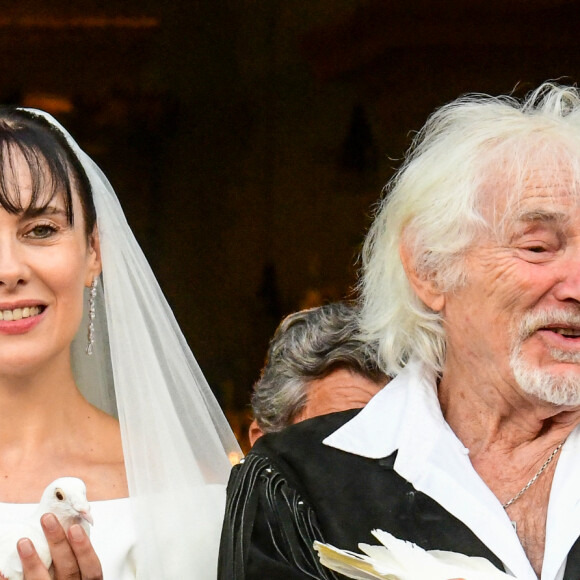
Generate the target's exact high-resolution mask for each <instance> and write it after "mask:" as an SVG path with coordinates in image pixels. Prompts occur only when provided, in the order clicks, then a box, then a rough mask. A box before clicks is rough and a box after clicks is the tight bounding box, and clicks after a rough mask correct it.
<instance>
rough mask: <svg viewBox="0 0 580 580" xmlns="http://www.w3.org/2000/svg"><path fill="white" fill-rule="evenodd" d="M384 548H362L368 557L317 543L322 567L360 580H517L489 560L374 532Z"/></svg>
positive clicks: (378, 531) (364, 545)
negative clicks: (425, 546)
mask: <svg viewBox="0 0 580 580" xmlns="http://www.w3.org/2000/svg"><path fill="white" fill-rule="evenodd" d="M372 534H373V536H375V538H377V539H378V540H379V541H380V542H381V544H382V546H371V545H369V544H359V548H360V549H361V550H362V551H363V552H364V554H355V553H354V552H350V551H348V550H339V549H338V548H335V547H334V546H330V545H329V544H321V543H320V542H314V548H315V549H316V550H317V552H318V556H319V558H320V561H321V563H322V564H323V565H324V566H326V567H327V568H330V569H331V570H334V571H336V572H340V573H341V574H343V575H345V576H348V577H349V578H355V579H358V580H372V579H375V578H379V579H382V580H425V578H429V580H450V579H452V578H464V579H465V580H508V579H509V580H513V577H512V576H509V575H508V574H506V573H505V572H501V571H500V570H498V569H497V568H496V567H495V566H494V565H493V564H492V563H491V562H489V561H488V560H486V559H485V558H479V557H473V556H466V555H465V554H459V553H457V552H446V551H443V550H429V551H427V550H423V548H420V547H419V546H417V545H416V544H413V543H412V542H406V541H404V540H399V539H398V538H395V536H393V535H391V534H389V533H388V532H384V531H382V530H373V532H372Z"/></svg>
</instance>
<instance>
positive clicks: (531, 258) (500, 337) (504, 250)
mask: <svg viewBox="0 0 580 580" xmlns="http://www.w3.org/2000/svg"><path fill="white" fill-rule="evenodd" d="M562 177H563V173H554V172H546V171H544V172H541V171H535V172H533V173H530V174H529V175H528V176H527V179H526V180H525V186H524V191H523V193H522V195H521V197H520V198H519V199H518V200H517V201H516V202H514V203H512V204H510V205H509V206H507V207H506V204H505V200H504V202H503V213H504V217H505V218H506V219H505V227H504V228H503V229H502V230H501V231H500V232H501V233H499V234H497V235H495V236H494V235H492V234H491V233H490V234H489V235H488V236H487V237H486V238H485V239H483V240H482V243H481V244H479V245H478V246H477V247H476V248H474V249H473V250H471V251H470V252H469V253H468V255H467V258H466V270H467V273H468V281H467V284H466V285H465V286H464V287H462V288H459V289H457V290H456V291H455V292H453V293H451V294H449V295H446V296H445V306H444V311H443V314H444V319H445V324H446V329H447V332H448V346H447V363H446V364H449V365H451V367H452V368H453V367H455V368H459V367H463V370H464V372H471V373H473V376H478V377H482V379H483V380H485V379H489V380H488V381H486V382H488V383H491V384H495V385H499V387H500V389H506V388H513V389H515V390H516V391H517V390H518V389H519V390H520V392H522V393H524V395H525V396H532V397H534V398H537V399H540V400H541V401H545V402H548V403H552V404H556V405H571V406H580V205H579V202H578V199H577V198H576V197H575V196H574V195H572V194H571V188H569V187H566V186H565V185H564V186H563V185H562V182H563V181H564V182H565V181H566V180H565V179H562ZM497 209H498V210H500V211H499V213H500V214H501V212H502V202H501V200H500V203H499V205H498V208H497ZM482 382H483V381H482Z"/></svg>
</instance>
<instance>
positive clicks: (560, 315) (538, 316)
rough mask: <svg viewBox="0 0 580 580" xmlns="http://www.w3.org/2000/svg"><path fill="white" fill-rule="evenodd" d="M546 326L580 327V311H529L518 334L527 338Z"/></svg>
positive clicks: (522, 337)
mask: <svg viewBox="0 0 580 580" xmlns="http://www.w3.org/2000/svg"><path fill="white" fill-rule="evenodd" d="M546 326H569V327H574V328H580V312H578V311H576V310H574V311H571V310H540V311H538V312H528V313H526V314H525V315H524V316H523V318H522V319H521V321H520V323H519V325H518V331H517V336H518V338H519V339H520V340H525V339H526V338H528V337H530V336H531V335H532V334H534V332H536V331H537V330H539V329H540V328H544V327H546Z"/></svg>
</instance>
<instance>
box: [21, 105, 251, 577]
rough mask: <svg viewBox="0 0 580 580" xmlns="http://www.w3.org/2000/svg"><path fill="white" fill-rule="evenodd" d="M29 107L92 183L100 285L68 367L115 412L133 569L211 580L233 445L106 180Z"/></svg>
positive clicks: (85, 388) (96, 401) (237, 451)
mask: <svg viewBox="0 0 580 580" xmlns="http://www.w3.org/2000/svg"><path fill="white" fill-rule="evenodd" d="M31 112H32V113H33V114H36V115H39V116H42V117H44V118H46V119H47V120H48V121H49V122H50V123H51V124H52V125H53V126H55V127H56V128H57V129H59V130H60V131H61V132H62V133H63V134H64V135H65V137H66V139H67V140H68V142H69V144H70V145H71V147H72V149H73V151H74V152H75V154H76V155H77V157H78V159H79V160H80V162H81V163H82V165H83V167H84V169H85V171H86V173H87V176H88V178H89V181H90V183H91V186H92V192H93V198H94V203H95V207H96V210H97V221H98V229H99V237H100V244H101V254H102V263H103V273H102V276H101V282H102V283H100V284H99V285H98V292H97V298H96V302H97V308H96V320H95V345H94V354H93V355H92V356H87V355H86V354H85V347H86V341H87V326H88V323H87V324H85V323H84V322H83V324H81V328H80V330H79V335H78V336H77V338H76V339H75V342H74V343H73V356H72V358H73V369H74V372H75V378H76V380H77V384H78V385H79V388H80V389H81V391H82V392H83V394H84V395H85V396H86V398H87V399H88V400H89V401H90V402H92V403H93V404H95V405H96V406H98V407H100V408H101V409H103V410H105V411H107V412H109V413H111V414H116V415H117V416H118V417H119V421H120V425H121V434H122V441H123V451H124V455H125V464H126V468H127V477H128V483H129V495H130V498H131V507H132V512H133V518H134V525H135V530H136V534H137V547H136V550H137V552H136V560H137V577H138V578H139V580H145V579H146V580H160V579H164V578H187V579H191V580H213V579H215V578H216V574H217V552H218V546H219V537H220V529H221V522H222V516H223V509H224V503H225V485H226V483H227V479H228V476H229V471H230V467H231V463H230V460H229V455H230V454H234V455H237V456H238V457H241V452H240V449H239V447H238V444H237V442H236V440H235V438H234V436H233V433H232V432H231V430H230V427H229V425H228V423H227V421H226V419H225V417H224V415H223V413H222V411H221V409H220V407H219V405H218V404H217V401H216V400H215V398H214V396H213V394H212V392H211V390H210V388H209V386H208V384H207V382H206V380H205V378H204V376H203V374H202V372H201V370H200V368H199V366H198V364H197V362H196V360H195V358H194V356H193V354H192V353H191V350H190V349H189V347H188V345H187V343H186V341H185V338H184V336H183V334H182V333H181V330H180V329H179V326H178V324H177V322H176V320H175V317H174V315H173V313H172V311H171V308H170V307H169V305H168V303H167V301H166V300H165V298H164V296H163V293H162V292H161V289H160V287H159V285H158V283H157V280H156V279H155V276H154V274H153V272H152V270H151V268H150V267H149V264H148V262H147V260H146V258H145V256H144V255H143V252H142V251H141V249H140V248H139V245H138V243H137V241H136V240H135V237H134V236H133V233H132V231H131V229H130V227H129V225H128V224H127V221H126V219H125V216H124V214H123V210H122V209H121V206H120V204H119V202H118V200H117V197H116V195H115V193H114V191H113V188H112V187H111V185H110V184H109V182H108V180H107V178H106V177H105V176H104V175H103V173H102V172H101V170H100V169H99V168H98V167H97V165H96V164H95V163H94V162H93V161H92V160H91V159H90V158H89V157H88V155H86V154H85V153H84V152H83V151H82V150H81V149H80V147H79V146H78V145H77V144H76V143H75V141H74V140H73V139H72V137H71V136H70V135H69V133H68V132H67V131H66V130H65V129H64V128H63V127H62V126H61V125H60V124H59V123H58V122H57V121H55V120H54V119H53V118H52V117H51V116H50V115H48V114H47V113H44V112H42V111H37V110H31ZM85 309H86V308H85ZM85 316H86V313H85ZM95 525H98V522H95Z"/></svg>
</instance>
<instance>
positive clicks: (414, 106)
mask: <svg viewBox="0 0 580 580" xmlns="http://www.w3.org/2000/svg"><path fill="white" fill-rule="evenodd" d="M0 8H1V10H0V100H1V101H3V102H4V103H15V104H22V105H26V106H33V107H39V108H42V109H45V110H48V111H50V112H51V113H53V114H54V115H55V116H56V117H57V118H58V119H59V120H61V121H62V123H63V124H64V125H65V126H66V127H67V128H68V129H69V130H70V131H71V133H72V134H73V135H74V136H75V137H76V138H77V140H78V141H79V142H80V143H81V145H82V146H83V147H84V148H85V149H86V150H87V151H88V152H89V153H90V154H91V155H92V156H93V157H94V158H95V159H96V160H97V162H98V163H99V165H101V167H102V169H103V170H104V171H105V173H106V174H107V175H108V176H109V178H110V180H111V182H112V183H113V186H114V187H115V189H116V191H117V193H118V195H119V198H120V199H121V202H122V204H123V206H124V208H125V211H126V213H127V216H128V220H129V223H130V224H131V225H132V227H133V229H134V231H135V233H136V236H137V238H138V240H139V242H140V243H141V245H142V247H143V250H144V251H145V253H146V255H147V256H148V258H149V260H150V262H151V265H152V267H153V269H154V271H155V272H156V274H157V276H158V279H159V281H160V283H161V286H162V287H163V289H164V291H165V293H166V295H167V298H168V300H169V302H170V304H171V305H172V307H173V309H174V311H175V314H176V316H177V319H178V321H179V322H180V324H181V327H182V329H183V331H184V333H185V335H186V337H187V340H188V341H189V343H190V345H191V347H192V349H193V351H194V353H195V355H196V357H197V359H198V361H199V363H200V365H201V367H202V369H203V371H204V372H205V374H206V376H207V378H208V381H209V383H210V385H211V386H212V388H213V390H214V392H215V394H216V396H217V397H218V399H219V401H220V403H221V404H222V406H223V408H224V410H225V411H226V414H227V416H228V418H229V419H230V422H231V424H232V426H233V428H234V430H235V431H236V433H237V434H238V436H239V438H240V441H241V442H242V445H244V446H245V445H246V443H245V429H246V426H247V424H248V423H249V411H248V403H249V393H250V391H251V387H252V384H253V382H254V381H255V380H256V379H257V378H258V375H259V370H260V368H261V366H262V363H263V359H264V354H265V352H266V348H267V345H268V341H269V338H270V337H271V335H272V333H273V332H274V329H275V327H276V326H277V324H278V322H279V321H280V319H281V318H282V317H283V316H284V315H285V314H288V313H290V312H292V311H295V310H297V309H299V308H303V307H306V306H315V305H318V304H321V303H323V302H326V301H330V300H336V299H340V298H345V297H347V298H348V297H353V296H354V285H355V282H356V275H357V269H358V263H357V255H358V252H359V250H360V246H361V243H362V240H363V238H364V234H365V231H366V230H367V228H368V226H369V224H370V219H371V215H372V211H373V206H374V204H375V203H376V201H377V200H378V199H379V197H380V192H381V188H382V187H383V185H384V184H385V182H386V181H387V180H388V179H389V177H390V176H391V175H392V172H393V168H395V167H396V166H397V165H398V162H399V160H400V159H401V157H402V155H403V153H404V151H405V150H406V148H407V147H408V146H409V143H410V139H411V138H412V136H413V131H416V130H418V129H419V128H420V127H421V125H422V124H423V122H424V121H425V119H426V117H427V115H428V114H429V113H430V112H431V111H432V110H433V109H434V108H436V107H438V106H440V105H442V104H443V103H445V102H447V101H449V100H451V99H453V98H455V97H457V96H458V95H460V94H462V93H465V92H474V91H475V92H485V93H491V94H500V93H507V92H514V93H515V94H516V95H518V96H521V95H523V94H525V93H526V92H527V91H529V90H530V89H532V88H534V87H536V86H537V85H538V84H539V83H540V82H542V81H543V80H547V79H559V80H560V81H561V82H565V83H573V82H576V81H577V80H578V78H579V76H580V51H579V50H578V32H577V31H578V23H579V20H580V5H579V2H577V1H575V0H439V1H435V0H433V1H427V0H198V1H196V0H116V1H115V2H106V1H105V0H74V1H73V0H18V2H16V1H11V2H7V1H0Z"/></svg>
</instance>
